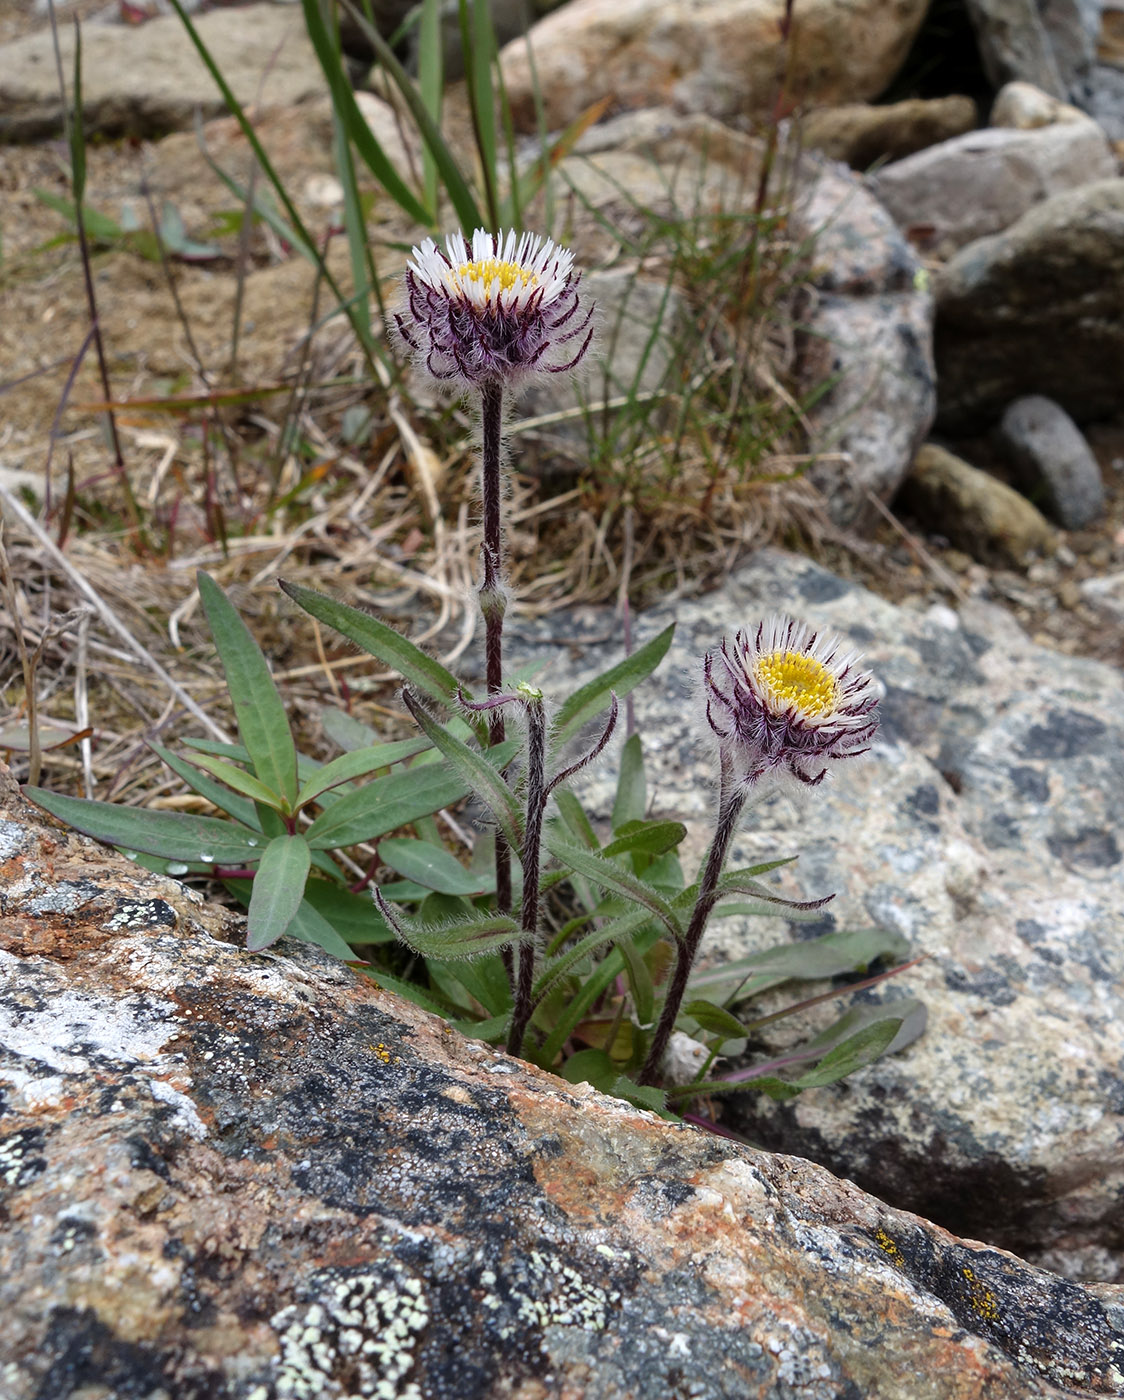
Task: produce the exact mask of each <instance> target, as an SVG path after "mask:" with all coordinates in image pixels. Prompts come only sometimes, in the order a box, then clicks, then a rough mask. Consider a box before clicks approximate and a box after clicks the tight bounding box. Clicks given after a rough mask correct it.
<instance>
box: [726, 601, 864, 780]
mask: <svg viewBox="0 0 1124 1400" xmlns="http://www.w3.org/2000/svg"><path fill="white" fill-rule="evenodd" d="M840 647H841V643H840V641H839V639H838V638H836V637H833V636H831V635H830V634H827V633H820V632H813V631H812V630H811V629H810V628H809V627H808V626H807V624H806V623H803V622H794V621H793V620H792V619H791V618H787V617H774V618H771V619H770V620H769V621H768V622H763V623H761V624H760V625H759V626H758V628H757V631H756V632H755V633H754V634H752V635H751V634H750V633H748V632H746V631H741V632H739V633H738V634H737V636H736V637H735V638H734V640H733V641H732V642H731V641H730V640H729V639H728V638H727V639H724V640H723V642H722V644H721V646H719V647H718V649H717V650H716V651H712V652H709V653H708V654H707V656H706V659H705V660H704V662H703V682H704V687H705V695H706V717H707V722H708V723H709V725H710V727H711V729H712V730H713V731H714V733H715V735H716V736H717V738H718V744H719V751H720V753H721V755H722V760H723V763H726V762H729V763H731V764H732V765H733V766H734V770H735V772H736V773H737V774H738V776H739V777H740V778H741V780H742V781H743V782H744V783H747V784H749V783H755V782H757V781H758V780H759V779H761V778H763V777H766V776H768V775H770V774H773V775H775V776H777V777H784V776H789V777H792V778H796V779H797V780H798V781H799V782H801V783H805V784H807V785H808V786H810V787H814V786H815V785H816V784H817V783H820V782H822V781H823V780H824V778H825V777H826V776H827V773H828V769H829V768H830V767H831V765H832V764H833V763H835V762H837V761H838V760H839V759H841V758H853V757H854V756H855V755H856V754H860V753H865V752H866V751H867V747H868V746H869V741H870V739H871V738H872V737H873V735H874V732H875V730H876V729H877V728H878V716H877V715H876V714H875V713H874V711H875V707H876V705H877V704H878V697H877V695H876V694H875V691H874V680H873V677H872V676H871V675H870V673H869V672H867V671H863V670H860V669H859V665H858V662H859V656H858V654H857V653H856V652H843V651H841V650H840Z"/></svg>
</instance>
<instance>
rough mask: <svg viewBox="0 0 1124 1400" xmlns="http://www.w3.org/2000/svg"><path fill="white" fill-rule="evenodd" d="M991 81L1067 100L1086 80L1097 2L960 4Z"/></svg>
mask: <svg viewBox="0 0 1124 1400" xmlns="http://www.w3.org/2000/svg"><path fill="white" fill-rule="evenodd" d="M965 3H966V5H967V9H968V13H969V15H970V16H971V18H972V24H973V26H974V28H975V30H976V35H977V38H978V40H979V46H980V57H981V58H982V59H983V64H984V68H985V69H986V71H987V74H988V76H989V77H990V79H991V81H992V83H993V84H994V85H995V86H996V87H1001V86H1002V85H1003V84H1004V83H1007V82H1010V81H1011V80H1012V79H1022V80H1024V81H1025V82H1029V83H1034V85H1035V86H1036V87H1040V88H1042V90H1043V91H1044V92H1049V93H1051V94H1052V95H1053V96H1055V97H1060V98H1062V99H1066V100H1068V99H1070V98H1071V97H1073V96H1075V95H1076V94H1077V93H1079V92H1081V91H1082V89H1083V88H1084V86H1085V84H1086V83H1087V81H1088V78H1089V74H1090V70H1091V69H1092V67H1093V63H1094V61H1095V58H1096V53H1097V37H1098V35H1099V33H1100V27H1101V5H1102V0H965Z"/></svg>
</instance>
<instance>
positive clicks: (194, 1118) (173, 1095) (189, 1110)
mask: <svg viewBox="0 0 1124 1400" xmlns="http://www.w3.org/2000/svg"><path fill="white" fill-rule="evenodd" d="M148 1087H149V1088H150V1089H151V1090H152V1097H153V1098H154V1099H159V1100H160V1102H161V1103H166V1104H171V1106H172V1107H173V1108H174V1109H175V1110H176V1112H175V1116H174V1117H173V1119H172V1122H173V1123H174V1124H175V1126H176V1127H177V1128H179V1130H180V1131H181V1132H182V1133H186V1134H187V1135H188V1137H193V1138H195V1139H196V1140H197V1141H200V1140H202V1139H203V1138H205V1137H206V1136H207V1125H206V1124H205V1123H204V1122H203V1120H202V1118H200V1117H199V1110H198V1109H197V1108H196V1107H195V1104H194V1102H193V1101H192V1100H191V1099H189V1098H188V1096H187V1095H186V1094H185V1093H184V1092H183V1091H182V1090H180V1089H177V1088H175V1087H174V1086H173V1085H171V1084H169V1083H168V1082H167V1081H166V1080H163V1079H150V1080H149V1081H148Z"/></svg>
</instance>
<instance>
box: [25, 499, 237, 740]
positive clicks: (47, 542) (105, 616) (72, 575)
mask: <svg viewBox="0 0 1124 1400" xmlns="http://www.w3.org/2000/svg"><path fill="white" fill-rule="evenodd" d="M0 504H2V505H3V507H4V513H5V515H6V516H7V517H8V518H9V519H11V520H18V521H19V523H20V525H21V526H22V527H23V528H24V529H25V530H26V531H27V532H28V533H29V534H31V535H32V536H33V537H34V538H35V539H36V541H37V542H38V543H39V546H40V548H41V549H42V550H43V552H44V554H46V555H47V556H48V558H49V559H50V560H51V562H52V564H54V565H55V567H56V568H58V569H59V570H60V571H61V572H62V573H63V574H64V575H65V576H66V578H67V579H68V580H69V582H70V583H71V584H72V586H73V587H74V588H75V589H76V590H77V591H78V592H79V593H81V594H82V596H83V597H84V598H86V599H87V600H88V601H89V602H90V603H91V604H92V605H93V608H94V610H95V612H96V613H97V614H98V616H99V617H100V618H101V620H102V621H103V622H104V623H105V625H106V626H107V627H108V628H109V629H110V630H111V631H112V632H115V633H116V634H117V636H119V637H120V638H121V640H122V641H123V642H124V643H125V645H126V646H127V647H128V648H129V650H130V651H131V652H132V653H133V654H134V655H135V656H136V657H138V658H139V660H141V661H142V662H143V663H144V665H145V666H147V667H148V669H149V670H150V671H152V672H153V673H154V674H155V675H156V676H158V677H159V678H160V680H161V681H162V682H163V684H164V685H165V686H166V687H167V688H168V690H169V691H170V692H171V694H172V695H174V696H175V698H176V699H177V700H178V701H179V703H180V704H181V705H182V706H183V707H184V709H185V710H187V711H188V712H189V713H190V714H192V715H194V716H195V718H196V719H197V720H198V721H199V722H200V724H202V725H203V726H204V727H205V728H206V730H207V732H208V734H210V735H212V736H213V737H214V738H216V739H217V740H218V741H219V742H220V743H223V744H228V743H230V736H229V735H228V734H227V733H226V731H225V730H224V729H223V728H222V727H221V726H220V725H218V724H216V723H215V721H214V720H213V719H212V718H211V716H210V715H209V714H207V712H206V710H204V709H202V708H201V706H199V705H197V704H196V702H195V701H194V700H193V699H192V698H191V696H190V695H189V694H188V693H187V691H186V690H184V688H183V686H181V685H180V684H179V682H178V681H176V680H175V679H174V678H173V677H172V676H170V675H169V674H168V672H167V671H165V669H164V668H163V666H161V665H160V663H159V661H157V660H156V658H155V657H154V656H153V655H152V653H151V652H150V651H149V650H148V649H147V648H146V647H145V646H144V645H143V643H141V642H139V641H137V639H136V637H134V636H133V634H132V632H130V631H129V629H128V628H127V627H126V626H125V624H124V623H123V622H122V621H121V619H120V618H119V617H118V616H117V614H116V613H115V612H114V611H113V609H112V608H111V607H110V606H109V604H108V603H107V602H106V601H105V600H104V599H103V598H102V597H101V595H100V594H99V593H98V592H97V590H96V589H95V588H94V587H93V586H92V585H91V584H90V583H89V582H88V580H87V579H85V578H83V576H82V575H81V574H80V573H79V572H78V570H77V569H76V568H75V567H74V566H73V564H71V562H70V560H69V559H67V557H66V555H65V554H63V553H62V551H61V550H60V549H59V548H58V547H57V546H56V545H55V542H54V540H52V539H51V537H50V535H48V534H47V532H46V531H45V530H44V529H43V528H42V526H41V525H40V524H39V522H38V521H37V520H35V519H34V518H33V517H32V516H31V515H30V514H29V512H28V511H27V510H25V509H24V507H23V506H22V505H21V504H20V503H19V501H17V500H16V499H15V497H14V496H13V495H12V494H11V493H10V492H9V491H7V490H5V489H4V488H3V487H0Z"/></svg>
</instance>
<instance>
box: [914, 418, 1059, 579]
mask: <svg viewBox="0 0 1124 1400" xmlns="http://www.w3.org/2000/svg"><path fill="white" fill-rule="evenodd" d="M897 502H898V503H899V504H900V505H901V506H902V507H903V508H904V509H905V510H907V511H908V512H909V513H910V514H911V515H912V516H913V517H914V518H915V519H917V520H919V521H920V522H921V524H922V525H924V526H925V528H926V529H927V530H929V531H932V532H936V533H937V534H941V535H944V536H945V538H946V539H947V540H948V541H949V542H950V543H951V544H954V545H955V546H956V547H957V549H962V550H963V551H964V552H965V553H966V554H970V555H971V556H972V558H973V559H979V560H980V561H981V562H983V563H986V564H994V563H999V564H1008V565H1010V564H1013V565H1015V567H1016V568H1025V567H1026V565H1027V564H1028V563H1029V562H1030V560H1031V559H1032V558H1033V557H1035V556H1036V555H1043V554H1048V553H1051V552H1052V550H1053V546H1054V543H1055V541H1054V531H1053V530H1052V529H1051V527H1050V523H1049V521H1047V520H1045V519H1044V518H1043V516H1042V514H1041V513H1040V512H1039V511H1038V510H1037V509H1036V508H1035V507H1034V506H1033V505H1031V503H1030V501H1028V500H1026V498H1025V497H1023V496H1020V495H1019V493H1018V492H1017V491H1015V490H1013V489H1012V488H1011V487H1010V486H1008V485H1007V484H1006V483H1005V482H1002V481H1000V480H999V479H998V478H997V477H994V476H992V475H991V474H990V473H989V472H984V471H980V469H979V468H978V467H973V466H972V465H971V464H970V463H968V462H965V461H964V460H963V459H962V458H960V457H957V456H955V454H953V453H952V452H948V451H946V450H945V449H944V448H943V447H938V446H937V445H936V443H932V442H927V443H925V445H924V446H923V447H922V448H921V450H920V452H918V454H917V456H916V457H915V458H914V462H913V466H912V467H911V468H910V472H909V475H908V476H907V477H906V479H905V481H904V482H902V488H901V490H900V491H899V492H898V495H897Z"/></svg>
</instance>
